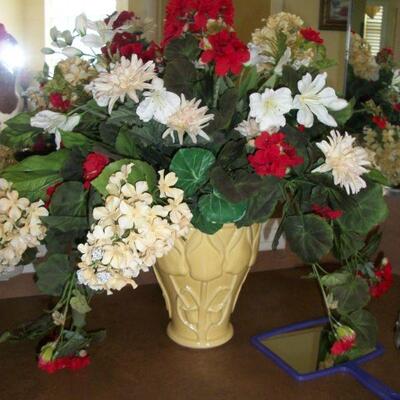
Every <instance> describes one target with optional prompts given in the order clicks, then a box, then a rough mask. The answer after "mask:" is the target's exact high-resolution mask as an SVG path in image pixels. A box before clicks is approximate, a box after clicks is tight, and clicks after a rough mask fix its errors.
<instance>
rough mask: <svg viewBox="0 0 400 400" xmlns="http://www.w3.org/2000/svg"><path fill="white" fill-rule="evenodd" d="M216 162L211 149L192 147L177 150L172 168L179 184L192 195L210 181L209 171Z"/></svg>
mask: <svg viewBox="0 0 400 400" xmlns="http://www.w3.org/2000/svg"><path fill="white" fill-rule="evenodd" d="M214 163H215V157H214V155H213V153H211V151H208V150H206V149H200V148H194V147H192V148H188V149H180V150H178V151H177V152H176V154H175V156H174V158H173V159H172V162H171V165H170V170H171V171H173V172H175V174H176V176H177V177H178V183H177V186H178V187H180V188H181V189H183V190H184V192H185V195H186V196H187V197H190V196H192V195H193V194H194V193H195V192H196V191H197V190H198V189H199V188H200V187H202V186H203V185H204V184H205V183H206V182H207V181H208V178H209V176H208V175H209V174H208V172H209V170H210V168H211V166H212V165H213V164H214Z"/></svg>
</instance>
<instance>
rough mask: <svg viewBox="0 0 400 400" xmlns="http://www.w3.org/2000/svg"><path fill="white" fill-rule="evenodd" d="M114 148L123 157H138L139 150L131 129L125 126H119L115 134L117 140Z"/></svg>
mask: <svg viewBox="0 0 400 400" xmlns="http://www.w3.org/2000/svg"><path fill="white" fill-rule="evenodd" d="M115 149H116V150H117V152H118V153H119V154H121V155H123V156H125V157H132V158H137V157H139V151H138V149H137V147H136V143H135V140H134V134H133V132H132V130H130V129H128V128H126V127H123V128H121V130H120V131H119V133H118V136H117V141H116V142H115Z"/></svg>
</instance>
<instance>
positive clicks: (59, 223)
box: [42, 215, 89, 232]
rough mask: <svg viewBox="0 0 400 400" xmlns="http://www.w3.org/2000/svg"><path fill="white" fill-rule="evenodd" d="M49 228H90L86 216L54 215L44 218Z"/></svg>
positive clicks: (76, 229)
mask: <svg viewBox="0 0 400 400" xmlns="http://www.w3.org/2000/svg"><path fill="white" fill-rule="evenodd" d="M42 220H43V222H44V223H45V224H46V226H48V227H49V228H53V229H57V230H58V231H60V232H70V231H84V230H87V229H89V225H88V221H87V218H86V217H70V216H58V217H57V216H53V215H50V216H48V217H43V218H42Z"/></svg>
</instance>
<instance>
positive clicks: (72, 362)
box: [38, 355, 90, 374]
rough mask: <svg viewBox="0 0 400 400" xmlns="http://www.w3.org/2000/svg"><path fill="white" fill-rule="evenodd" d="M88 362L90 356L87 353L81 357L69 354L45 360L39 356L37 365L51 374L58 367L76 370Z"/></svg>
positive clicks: (57, 369)
mask: <svg viewBox="0 0 400 400" xmlns="http://www.w3.org/2000/svg"><path fill="white" fill-rule="evenodd" d="M89 364H90V358H89V356H88V355H85V356H83V357H80V356H78V357H77V356H70V357H60V358H56V359H55V360H51V361H45V360H44V359H43V358H42V357H40V356H39V359H38V367H39V368H40V369H41V370H42V371H45V372H47V373H48V374H53V373H54V372H57V371H59V370H60V369H64V368H66V369H70V370H72V371H77V370H79V369H82V368H85V367H87V366H88V365H89Z"/></svg>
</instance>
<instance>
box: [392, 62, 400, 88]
mask: <svg viewBox="0 0 400 400" xmlns="http://www.w3.org/2000/svg"><path fill="white" fill-rule="evenodd" d="M391 86H392V88H393V89H394V90H395V91H396V92H398V93H400V68H399V69H395V70H394V71H393V78H392V84H391Z"/></svg>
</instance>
